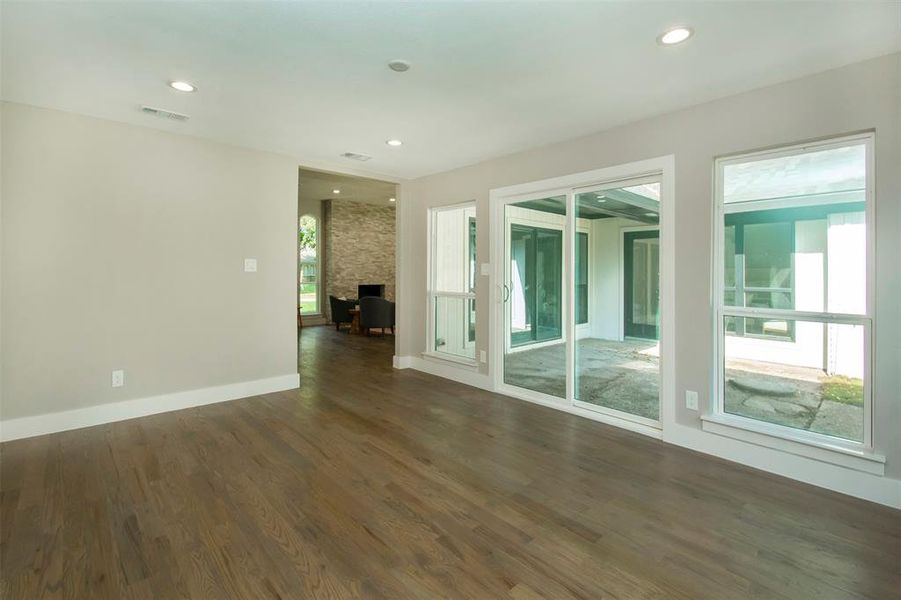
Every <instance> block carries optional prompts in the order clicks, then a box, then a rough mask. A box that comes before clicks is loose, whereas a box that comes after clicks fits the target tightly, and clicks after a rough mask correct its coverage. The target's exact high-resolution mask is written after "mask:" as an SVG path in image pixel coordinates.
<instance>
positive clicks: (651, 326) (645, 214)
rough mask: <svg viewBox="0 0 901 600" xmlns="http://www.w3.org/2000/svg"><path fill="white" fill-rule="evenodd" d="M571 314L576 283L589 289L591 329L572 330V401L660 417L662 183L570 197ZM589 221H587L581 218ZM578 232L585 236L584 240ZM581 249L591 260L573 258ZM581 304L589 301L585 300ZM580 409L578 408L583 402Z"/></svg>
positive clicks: (633, 413)
mask: <svg viewBox="0 0 901 600" xmlns="http://www.w3.org/2000/svg"><path fill="white" fill-rule="evenodd" d="M575 208H576V220H577V225H578V226H580V227H583V228H584V227H585V226H586V225H587V224H590V227H591V243H590V244H589V243H588V236H587V235H585V234H583V233H577V234H576V235H577V237H576V238H575V242H576V277H575V282H574V283H575V290H574V293H575V294H576V317H577V321H576V322H577V323H579V322H582V321H579V320H578V317H579V316H581V315H580V314H579V303H580V300H579V297H580V294H581V293H582V290H581V289H580V284H584V285H585V288H586V289H587V288H588V285H587V284H588V279H589V278H588V277H587V276H586V277H585V278H584V279H583V278H582V276H581V275H580V269H582V268H585V267H586V266H587V268H585V274H586V275H587V273H588V268H590V273H591V294H592V297H591V301H592V305H591V306H592V307H595V306H596V307H597V309H596V310H593V311H591V312H590V313H589V314H588V315H587V316H588V319H586V321H585V322H587V323H588V324H589V325H590V326H589V327H583V328H580V329H578V330H577V331H576V338H577V340H576V343H575V348H574V353H575V357H574V358H575V363H574V365H573V367H574V376H575V377H574V382H573V383H574V386H573V388H574V389H573V391H574V393H575V399H576V400H578V401H579V402H582V403H585V404H586V405H593V406H594V407H597V409H598V410H604V411H609V410H615V411H618V412H619V413H624V414H622V415H621V416H626V415H631V416H632V417H640V418H642V419H648V420H651V421H657V420H659V416H660V411H659V405H660V401H659V390H660V362H659V354H660V345H659V343H658V341H657V340H658V334H659V322H660V258H661V257H660V231H659V208H660V184H659V183H657V182H654V183H648V184H646V185H636V186H628V187H622V188H616V189H607V190H602V191H594V190H592V191H585V192H580V193H578V194H576V198H575ZM586 222H587V223H586ZM583 236H584V237H583ZM580 248H585V249H586V252H587V254H588V256H590V262H589V264H588V265H582V264H581V263H580V262H579V258H580V256H579V255H580ZM586 301H587V299H586ZM583 406H584V405H583Z"/></svg>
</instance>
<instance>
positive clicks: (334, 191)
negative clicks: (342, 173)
mask: <svg viewBox="0 0 901 600" xmlns="http://www.w3.org/2000/svg"><path fill="white" fill-rule="evenodd" d="M332 193H333V194H335V195H338V194H340V193H341V190H337V189H336V190H332Z"/></svg>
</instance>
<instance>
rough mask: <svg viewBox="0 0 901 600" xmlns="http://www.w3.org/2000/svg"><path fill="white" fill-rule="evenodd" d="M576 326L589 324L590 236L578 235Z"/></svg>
mask: <svg viewBox="0 0 901 600" xmlns="http://www.w3.org/2000/svg"><path fill="white" fill-rule="evenodd" d="M575 286H576V325H584V324H585V323H588V234H587V233H582V232H577V233H576V283H575Z"/></svg>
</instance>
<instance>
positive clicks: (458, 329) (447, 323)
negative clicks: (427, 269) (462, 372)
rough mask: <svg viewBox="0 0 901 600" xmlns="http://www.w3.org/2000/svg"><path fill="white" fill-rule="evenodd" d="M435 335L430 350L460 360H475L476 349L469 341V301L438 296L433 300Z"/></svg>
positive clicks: (472, 316)
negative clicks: (456, 357) (459, 358)
mask: <svg viewBox="0 0 901 600" xmlns="http://www.w3.org/2000/svg"><path fill="white" fill-rule="evenodd" d="M434 310H435V335H434V345H433V346H432V350H433V351H435V352H441V353H444V354H450V355H451V356H458V357H461V358H475V355H476V347H475V344H474V343H472V342H473V341H474V340H475V336H474V335H473V336H472V339H470V332H471V331H472V333H474V323H475V322H474V321H471V319H473V318H474V315H473V313H472V311H470V299H469V298H460V297H456V296H455V297H447V296H438V297H436V298H435V307H434Z"/></svg>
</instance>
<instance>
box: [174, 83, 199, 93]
mask: <svg viewBox="0 0 901 600" xmlns="http://www.w3.org/2000/svg"><path fill="white" fill-rule="evenodd" d="M169 87H171V88H172V89H173V90H178V91H179V92H196V91H197V88H196V87H195V86H194V85H193V84H190V83H188V82H187V81H170V82H169Z"/></svg>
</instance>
